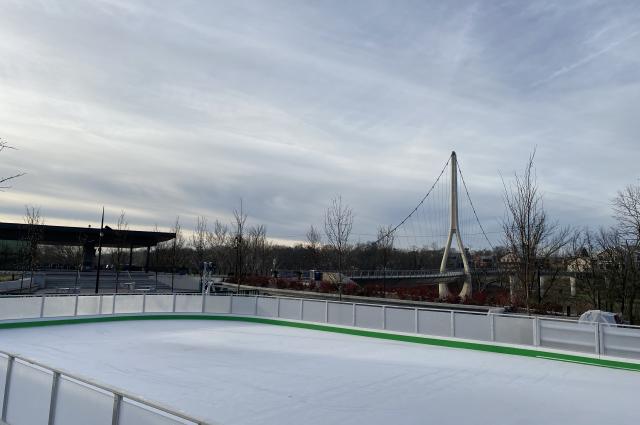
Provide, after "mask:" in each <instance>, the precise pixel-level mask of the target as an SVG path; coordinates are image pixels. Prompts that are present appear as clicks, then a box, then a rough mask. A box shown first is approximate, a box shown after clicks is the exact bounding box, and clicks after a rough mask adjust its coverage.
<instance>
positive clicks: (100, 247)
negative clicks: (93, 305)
mask: <svg viewBox="0 0 640 425" xmlns="http://www.w3.org/2000/svg"><path fill="white" fill-rule="evenodd" d="M103 236H104V207H102V220H101V221H100V237H99V238H98V269H97V271H96V294H97V293H98V291H99V289H100V261H101V260H102V237H103Z"/></svg>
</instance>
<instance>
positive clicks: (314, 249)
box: [307, 225, 322, 278]
mask: <svg viewBox="0 0 640 425" xmlns="http://www.w3.org/2000/svg"><path fill="white" fill-rule="evenodd" d="M320 248H322V236H321V235H320V232H318V231H317V230H316V228H315V227H313V225H311V226H310V227H309V230H308V231H307V249H308V250H309V257H310V258H309V259H310V263H311V267H312V268H313V269H315V268H316V267H317V266H318V256H319V254H320ZM312 278H313V276H312Z"/></svg>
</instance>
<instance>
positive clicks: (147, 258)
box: [144, 246, 151, 273]
mask: <svg viewBox="0 0 640 425" xmlns="http://www.w3.org/2000/svg"><path fill="white" fill-rule="evenodd" d="M150 253H151V246H147V257H146V259H145V260H144V272H145V273H149V257H150V256H151V255H150Z"/></svg>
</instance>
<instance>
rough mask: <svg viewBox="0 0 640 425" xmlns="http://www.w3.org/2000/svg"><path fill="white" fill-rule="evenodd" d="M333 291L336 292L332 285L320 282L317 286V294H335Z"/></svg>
mask: <svg viewBox="0 0 640 425" xmlns="http://www.w3.org/2000/svg"><path fill="white" fill-rule="evenodd" d="M335 290H336V288H335V285H333V284H332V283H330V282H325V281H322V282H320V285H318V292H322V293H325V294H328V293H331V292H335Z"/></svg>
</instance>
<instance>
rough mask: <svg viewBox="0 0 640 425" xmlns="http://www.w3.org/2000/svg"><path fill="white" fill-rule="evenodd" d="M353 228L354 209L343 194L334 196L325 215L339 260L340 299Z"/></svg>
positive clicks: (332, 243)
mask: <svg viewBox="0 0 640 425" xmlns="http://www.w3.org/2000/svg"><path fill="white" fill-rule="evenodd" d="M352 228H353V211H352V210H351V208H350V207H349V206H348V205H343V203H342V196H338V197H337V198H333V199H332V200H331V205H329V207H328V208H327V211H326V213H325V216H324V232H325V234H326V235H327V241H328V242H329V245H331V247H332V248H333V250H334V251H335V253H336V257H337V260H338V294H339V297H340V300H342V283H343V282H342V280H343V278H342V271H343V270H342V267H343V261H344V256H345V254H346V253H347V251H348V250H349V236H350V235H351V229H352Z"/></svg>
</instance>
